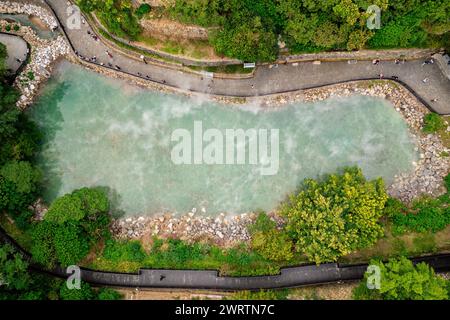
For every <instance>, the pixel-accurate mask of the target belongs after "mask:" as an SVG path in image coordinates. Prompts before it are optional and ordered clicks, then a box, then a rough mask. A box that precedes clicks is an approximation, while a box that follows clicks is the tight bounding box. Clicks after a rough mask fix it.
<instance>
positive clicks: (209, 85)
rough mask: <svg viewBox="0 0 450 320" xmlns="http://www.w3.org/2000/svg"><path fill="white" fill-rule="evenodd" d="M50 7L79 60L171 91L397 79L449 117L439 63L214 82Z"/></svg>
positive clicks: (346, 67) (325, 65) (321, 68)
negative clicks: (132, 51)
mask: <svg viewBox="0 0 450 320" xmlns="http://www.w3.org/2000/svg"><path fill="white" fill-rule="evenodd" d="M46 3H47V4H48V5H49V6H50V7H51V8H52V10H53V11H54V14H55V15H56V16H57V18H58V20H59V23H60V24H61V27H62V29H63V30H64V32H65V34H66V36H67V37H68V39H69V41H70V42H71V45H72V46H73V49H74V50H75V51H76V53H77V54H78V55H79V56H80V57H82V58H84V59H85V60H88V61H91V59H92V58H94V57H95V58H96V59H95V63H96V64H97V65H100V64H103V66H105V67H108V66H109V67H110V68H113V69H117V70H120V71H122V72H125V73H128V74H131V75H135V76H139V77H141V78H144V79H149V80H152V81H156V82H159V83H163V84H165V85H169V86H172V87H176V88H180V89H184V90H188V91H194V92H201V93H210V94H215V95H225V96H237V97H251V96H261V95H269V94H276V93H283V92H289V91H295V90H301V89H306V88H312V87H318V86H323V85H328V84H333V83H339V82H345V81H350V80H359V79H368V78H378V77H379V76H380V74H382V75H383V77H385V78H389V77H393V76H394V77H398V79H399V80H401V81H402V83H405V84H406V85H407V86H408V87H409V88H410V89H412V90H413V91H414V92H415V93H416V94H417V95H419V96H420V97H422V99H423V100H424V102H426V104H427V105H429V106H430V107H431V109H433V110H434V111H436V112H437V113H440V114H450V103H449V101H450V81H449V79H447V78H446V77H445V76H444V75H443V74H442V72H441V71H440V69H439V67H438V66H437V65H436V64H426V65H424V64H423V61H422V60H411V61H405V62H404V63H400V64H395V63H394V61H381V63H379V64H377V65H374V64H373V63H372V61H358V62H357V63H355V64H349V63H347V62H346V61H339V62H322V63H321V64H319V65H317V64H313V63H312V62H301V63H294V64H282V65H277V67H271V66H269V65H265V66H260V67H258V69H257V70H256V72H255V74H254V77H253V78H249V79H213V78H208V77H201V76H199V75H197V74H192V73H187V72H181V71H179V70H174V69H170V68H166V67H164V66H162V65H155V64H152V63H148V62H147V63H145V62H144V61H141V60H139V59H133V58H132V57H130V56H129V55H125V54H123V53H122V52H120V51H117V50H115V51H113V49H111V48H110V47H109V46H107V45H106V44H105V43H104V42H102V41H101V38H100V37H93V36H92V34H93V30H92V28H91V26H90V25H89V23H88V22H85V23H84V24H82V25H81V29H70V28H68V26H67V20H68V19H67V8H68V5H67V4H68V2H67V1H61V0H46ZM91 62H92V61H91ZM424 80H425V82H424Z"/></svg>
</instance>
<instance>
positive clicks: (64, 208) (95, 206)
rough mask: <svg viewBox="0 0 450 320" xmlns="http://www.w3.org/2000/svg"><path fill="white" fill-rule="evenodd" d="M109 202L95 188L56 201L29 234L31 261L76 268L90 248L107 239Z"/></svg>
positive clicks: (109, 218) (76, 191) (109, 220)
mask: <svg viewBox="0 0 450 320" xmlns="http://www.w3.org/2000/svg"><path fill="white" fill-rule="evenodd" d="M110 222H111V217H110V216H109V201H108V197H107V196H106V194H105V192H104V191H103V190H101V189H99V188H91V189H89V188H83V189H79V190H75V191H74V192H72V193H71V194H66V195H64V196H62V197H60V198H58V199H56V200H55V201H54V202H53V203H52V204H51V206H50V208H49V210H48V212H47V214H46V215H45V217H44V221H43V222H40V223H38V224H37V225H36V227H35V228H34V230H33V232H32V236H33V240H34V241H33V248H32V254H33V258H34V259H35V260H36V261H37V262H39V263H41V264H43V265H45V266H47V267H51V266H52V265H53V264H54V263H55V262H56V261H58V262H59V263H60V264H62V265H63V266H67V265H72V264H76V263H78V262H79V261H81V260H82V259H83V258H84V257H85V256H86V255H87V254H88V252H89V249H90V247H91V246H92V245H93V244H95V243H97V242H98V241H99V240H100V239H102V238H103V237H109V235H110V234H109V224H110Z"/></svg>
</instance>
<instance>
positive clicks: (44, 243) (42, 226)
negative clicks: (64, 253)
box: [31, 220, 57, 268]
mask: <svg viewBox="0 0 450 320" xmlns="http://www.w3.org/2000/svg"><path fill="white" fill-rule="evenodd" d="M54 232H55V225H54V224H53V223H50V222H47V221H45V220H44V221H42V222H39V223H37V224H36V225H35V226H34V227H33V229H32V231H31V238H32V240H33V242H32V243H33V246H32V247H31V255H32V256H33V260H34V261H36V262H37V263H39V264H41V265H43V266H45V267H48V268H51V267H53V266H54V263H55V262H56V259H57V257H56V253H55V245H54Z"/></svg>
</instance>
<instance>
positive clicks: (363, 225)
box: [282, 168, 387, 263]
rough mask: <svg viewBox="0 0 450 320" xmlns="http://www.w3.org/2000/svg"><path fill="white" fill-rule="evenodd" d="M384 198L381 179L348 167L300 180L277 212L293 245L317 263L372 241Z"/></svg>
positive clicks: (378, 234) (378, 233)
mask: <svg viewBox="0 0 450 320" xmlns="http://www.w3.org/2000/svg"><path fill="white" fill-rule="evenodd" d="M386 200H387V195H386V192H385V189H384V183H383V181H382V180H381V179H377V180H374V181H367V180H366V178H365V177H364V176H363V174H362V171H361V170H360V169H358V168H348V169H345V170H344V172H343V174H333V175H330V176H328V177H326V179H325V180H324V181H323V182H318V181H315V180H311V179H307V180H305V183H304V186H303V189H302V191H300V192H299V193H298V194H297V195H294V196H292V197H291V199H290V201H289V202H288V203H287V204H286V205H285V206H284V207H283V208H282V213H283V215H284V216H285V217H286V218H287V224H286V229H287V231H288V232H289V233H290V235H291V238H292V239H293V240H294V242H295V244H296V249H297V251H299V252H302V253H305V254H306V256H307V257H308V258H309V259H311V260H312V261H315V262H316V263H321V262H328V261H336V259H337V258H339V257H340V256H342V255H346V254H348V253H350V252H352V251H354V250H357V249H359V248H364V247H367V246H369V245H372V244H373V243H375V242H376V241H377V239H378V238H380V237H381V236H382V235H383V234H384V232H383V227H382V226H381V224H380V223H379V219H380V218H381V216H382V214H383V208H384V205H385V202H386Z"/></svg>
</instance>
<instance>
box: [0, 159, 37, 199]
mask: <svg viewBox="0 0 450 320" xmlns="http://www.w3.org/2000/svg"><path fill="white" fill-rule="evenodd" d="M0 175H1V176H3V178H5V180H6V181H10V182H12V183H13V184H14V185H15V187H16V190H17V192H20V193H25V194H26V193H32V192H35V191H36V185H37V183H39V181H40V180H41V173H40V171H39V170H38V169H36V168H34V167H33V166H32V165H31V164H30V163H29V162H25V161H20V162H18V161H12V162H9V163H7V164H5V165H4V166H3V167H2V168H0Z"/></svg>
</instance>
